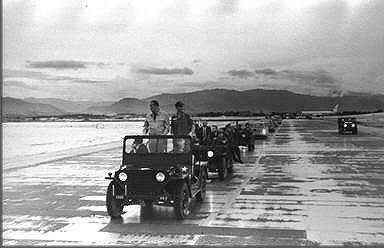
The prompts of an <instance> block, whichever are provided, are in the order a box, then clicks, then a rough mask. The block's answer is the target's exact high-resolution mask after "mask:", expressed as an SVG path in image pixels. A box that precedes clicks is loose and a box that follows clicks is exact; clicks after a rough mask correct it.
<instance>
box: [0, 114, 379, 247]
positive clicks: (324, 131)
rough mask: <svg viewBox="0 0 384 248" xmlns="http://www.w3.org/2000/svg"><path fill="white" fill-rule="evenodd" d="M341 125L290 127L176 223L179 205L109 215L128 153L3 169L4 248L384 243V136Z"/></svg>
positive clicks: (246, 155)
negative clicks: (108, 200)
mask: <svg viewBox="0 0 384 248" xmlns="http://www.w3.org/2000/svg"><path fill="white" fill-rule="evenodd" d="M372 130H375V129H369V128H368V127H364V126H359V133H358V135H339V134H338V133H337V124H336V120H335V119H322V120H291V119H290V120H284V121H283V123H282V125H281V126H280V127H279V128H278V129H277V131H276V132H275V133H274V134H272V135H271V136H270V137H269V138H268V139H266V140H257V141H256V149H255V151H253V152H248V151H246V150H245V149H244V150H243V151H242V157H243V161H244V163H243V164H238V163H236V164H235V167H234V169H235V170H234V173H233V174H231V175H230V177H229V178H227V179H226V180H224V181H220V180H219V179H218V177H217V175H216V174H214V173H210V174H209V177H210V183H209V184H208V186H207V199H206V201H205V202H203V203H197V202H194V203H193V204H192V214H191V215H190V216H189V217H188V218H187V219H186V220H183V221H178V220H175V219H174V216H173V211H172V209H171V208H167V207H160V206H155V207H154V212H153V214H152V216H146V215H145V214H144V213H143V212H142V211H141V208H140V206H137V205H132V206H126V207H125V208H124V211H125V214H124V215H123V217H122V219H120V220H117V221H115V220H114V221H111V219H110V218H109V216H108V215H107V213H106V207H105V193H106V188H107V185H108V183H109V181H108V180H105V179H104V177H105V176H106V175H107V173H108V172H112V171H114V170H115V169H116V168H117V167H118V166H119V164H120V163H121V148H120V147H118V148H116V147H107V148H106V149H102V150H98V151H95V152H92V151H87V153H86V154H82V155H75V156H71V157H66V158H61V159H57V158H56V159H55V160H54V161H50V162H49V161H45V162H41V161H39V163H38V164H37V165H35V166H23V167H19V168H16V167H15V168H11V169H9V170H6V171H3V245H135V246H137V245H142V246H145V245H150V246H153V245H215V246H219V245H220V246H225V245H230V246H233V245H309V246H311V245H383V244H384V232H383V230H384V212H383V208H384V166H383V165H384V135H382V133H381V132H380V130H382V128H377V130H379V131H372Z"/></svg>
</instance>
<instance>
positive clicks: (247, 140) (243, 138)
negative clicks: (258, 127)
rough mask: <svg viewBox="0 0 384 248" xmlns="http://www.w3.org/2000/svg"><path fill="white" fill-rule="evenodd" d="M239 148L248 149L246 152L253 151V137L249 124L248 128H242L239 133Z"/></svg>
mask: <svg viewBox="0 0 384 248" xmlns="http://www.w3.org/2000/svg"><path fill="white" fill-rule="evenodd" d="M239 146H246V147H248V151H253V150H254V149H255V135H254V132H253V130H252V128H251V126H250V125H249V124H248V128H244V129H242V130H240V132H239Z"/></svg>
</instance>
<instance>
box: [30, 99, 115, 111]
mask: <svg viewBox="0 0 384 248" xmlns="http://www.w3.org/2000/svg"><path fill="white" fill-rule="evenodd" d="M23 100H24V101H26V102H31V103H43V104H49V105H52V106H54V107H56V108H58V109H61V110H63V111H64V112H67V113H87V109H88V108H90V107H102V106H109V105H111V104H113V103H114V102H95V101H68V100H63V99H59V98H33V97H29V98H24V99H23Z"/></svg>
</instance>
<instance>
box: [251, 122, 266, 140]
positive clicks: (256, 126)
mask: <svg viewBox="0 0 384 248" xmlns="http://www.w3.org/2000/svg"><path fill="white" fill-rule="evenodd" d="M250 125H251V128H252V129H253V136H254V138H255V139H266V138H268V133H269V132H268V130H269V128H268V126H267V124H266V123H265V122H264V121H258V122H253V123H250Z"/></svg>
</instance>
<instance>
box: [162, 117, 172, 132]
mask: <svg viewBox="0 0 384 248" xmlns="http://www.w3.org/2000/svg"><path fill="white" fill-rule="evenodd" d="M170 126H171V125H170V121H169V115H167V114H166V113H164V132H163V134H164V135H166V134H168V133H169V129H170Z"/></svg>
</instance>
